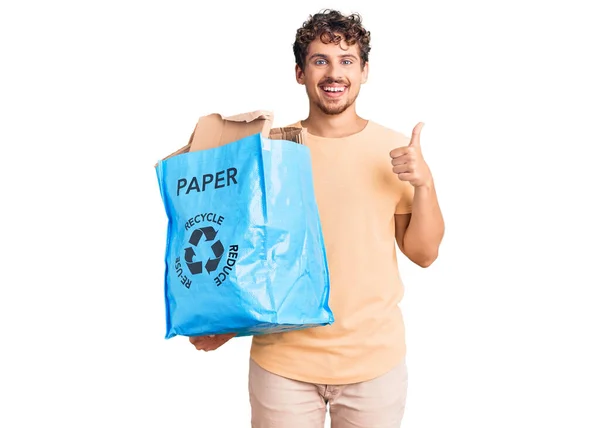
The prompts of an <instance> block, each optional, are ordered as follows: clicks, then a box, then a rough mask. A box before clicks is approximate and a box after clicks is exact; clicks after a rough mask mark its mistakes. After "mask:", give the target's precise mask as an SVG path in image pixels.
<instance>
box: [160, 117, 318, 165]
mask: <svg viewBox="0 0 600 428" xmlns="http://www.w3.org/2000/svg"><path fill="white" fill-rule="evenodd" d="M272 124H273V113H272V112H270V111H266V110H255V111H251V112H247V113H241V114H237V115H233V116H223V115H221V114H219V113H212V114H209V115H206V116H202V117H200V119H198V122H197V123H196V126H195V128H194V130H193V132H192V135H191V136H190V139H189V141H188V143H187V144H186V145H185V146H183V147H181V148H180V149H178V150H176V151H175V152H173V153H171V154H170V155H168V156H166V157H165V158H164V159H168V158H170V157H173V156H177V155H179V154H182V153H188V152H193V151H196V150H206V149H211V148H215V147H220V146H222V145H224V144H228V143H232V142H234V141H237V140H241V139H242V138H244V137H248V136H250V135H254V134H258V133H260V134H261V135H262V136H263V137H265V138H270V139H273V140H289V141H293V142H295V143H298V144H304V142H305V138H306V129H304V128H295V127H285V126H284V127H277V128H272V127H271V126H272ZM164 159H163V160H164ZM155 166H156V165H155Z"/></svg>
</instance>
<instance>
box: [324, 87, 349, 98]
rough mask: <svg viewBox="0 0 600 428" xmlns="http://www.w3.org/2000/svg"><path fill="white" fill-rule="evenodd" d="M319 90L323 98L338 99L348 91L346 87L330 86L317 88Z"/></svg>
mask: <svg viewBox="0 0 600 428" xmlns="http://www.w3.org/2000/svg"><path fill="white" fill-rule="evenodd" d="M319 88H320V89H321V91H323V92H324V93H325V96H326V97H327V98H339V97H341V96H342V95H344V94H345V93H346V91H347V89H348V88H347V87H346V86H330V85H323V86H319Z"/></svg>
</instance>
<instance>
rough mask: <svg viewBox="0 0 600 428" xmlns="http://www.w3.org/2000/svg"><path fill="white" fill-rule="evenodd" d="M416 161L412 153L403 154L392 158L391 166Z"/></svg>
mask: <svg viewBox="0 0 600 428" xmlns="http://www.w3.org/2000/svg"><path fill="white" fill-rule="evenodd" d="M415 159H416V155H415V154H414V152H413V151H410V152H408V153H405V154H403V155H402V156H398V157H395V158H392V165H402V164H403V163H409V162H414V161H415Z"/></svg>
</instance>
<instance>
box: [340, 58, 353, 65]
mask: <svg viewBox="0 0 600 428" xmlns="http://www.w3.org/2000/svg"><path fill="white" fill-rule="evenodd" d="M342 64H344V65H351V64H352V61H351V60H349V59H345V60H343V61H342Z"/></svg>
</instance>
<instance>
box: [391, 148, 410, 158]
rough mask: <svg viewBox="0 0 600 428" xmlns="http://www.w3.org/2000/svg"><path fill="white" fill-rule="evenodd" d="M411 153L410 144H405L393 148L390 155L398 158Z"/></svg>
mask: <svg viewBox="0 0 600 428" xmlns="http://www.w3.org/2000/svg"><path fill="white" fill-rule="evenodd" d="M407 153H409V147H408V146H403V147H397V148H395V149H394V150H392V151H391V152H390V157H391V158H392V159H393V158H397V157H400V156H403V155H405V154H407Z"/></svg>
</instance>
